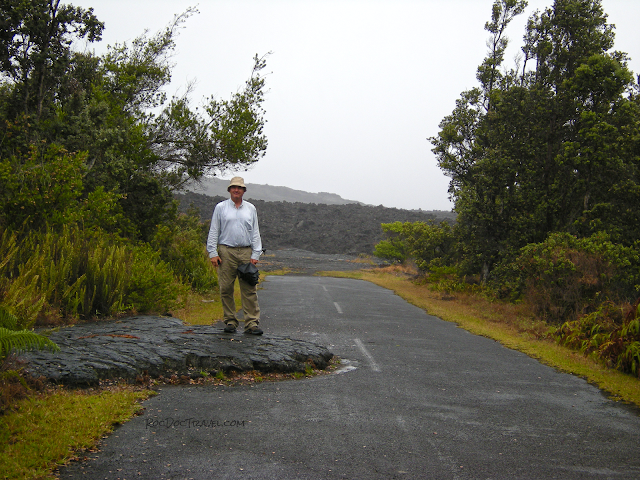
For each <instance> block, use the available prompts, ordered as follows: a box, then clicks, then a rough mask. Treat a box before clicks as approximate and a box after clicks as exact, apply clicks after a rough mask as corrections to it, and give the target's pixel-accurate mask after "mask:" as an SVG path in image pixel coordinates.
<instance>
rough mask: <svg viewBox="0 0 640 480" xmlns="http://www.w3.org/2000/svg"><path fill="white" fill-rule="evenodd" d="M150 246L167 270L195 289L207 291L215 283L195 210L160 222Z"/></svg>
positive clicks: (216, 282) (214, 276)
mask: <svg viewBox="0 0 640 480" xmlns="http://www.w3.org/2000/svg"><path fill="white" fill-rule="evenodd" d="M151 246H152V247H153V248H155V249H156V250H157V251H158V253H159V254H160V258H161V259H162V260H163V261H165V262H167V263H168V264H169V266H170V267H171V269H172V270H173V271H174V273H176V275H178V276H179V277H180V278H182V280H183V281H185V282H187V283H189V284H190V285H191V287H192V288H193V289H194V290H196V291H198V292H203V293H204V292H208V291H211V290H212V289H214V288H215V287H216V286H217V285H218V279H217V275H216V271H215V268H213V266H212V265H211V262H210V260H209V255H208V253H207V250H206V247H205V244H204V242H203V241H202V227H201V225H200V222H199V219H198V216H197V213H195V212H189V214H187V215H185V214H183V215H180V216H179V217H178V218H177V219H176V221H175V223H173V224H172V225H160V226H159V227H158V230H157V232H156V234H155V236H154V238H153V240H152V242H151Z"/></svg>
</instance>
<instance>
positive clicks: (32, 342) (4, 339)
mask: <svg viewBox="0 0 640 480" xmlns="http://www.w3.org/2000/svg"><path fill="white" fill-rule="evenodd" d="M17 325H18V319H17V318H16V317H15V315H13V314H12V313H11V312H10V311H9V310H7V309H6V308H5V307H2V306H0V359H3V358H4V357H6V356H7V355H8V354H9V352H10V351H11V350H15V351H16V352H24V351H26V350H30V349H32V348H36V349H39V350H42V349H48V350H51V351H52V352H56V351H58V350H60V347H58V345H56V344H55V343H53V342H52V341H51V340H49V339H48V338H47V337H44V336H42V335H38V334H37V333H34V332H32V331H30V330H16V328H17Z"/></svg>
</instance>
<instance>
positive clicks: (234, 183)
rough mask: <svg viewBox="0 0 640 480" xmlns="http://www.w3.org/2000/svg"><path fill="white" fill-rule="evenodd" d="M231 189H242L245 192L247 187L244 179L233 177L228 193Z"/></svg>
mask: <svg viewBox="0 0 640 480" xmlns="http://www.w3.org/2000/svg"><path fill="white" fill-rule="evenodd" d="M231 187H242V188H244V189H245V190H246V189H247V186H246V185H245V184H244V178H242V177H233V178H232V179H231V182H229V186H228V187H227V192H228V191H229V189H230V188H231Z"/></svg>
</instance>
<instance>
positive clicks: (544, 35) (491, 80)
mask: <svg viewBox="0 0 640 480" xmlns="http://www.w3.org/2000/svg"><path fill="white" fill-rule="evenodd" d="M525 6H526V2H525V1H524V0H496V1H495V3H494V6H493V11H492V19H491V21H490V22H487V24H486V26H485V28H486V29H487V30H488V31H489V32H490V33H491V38H490V40H489V42H488V45H489V54H488V56H487V58H486V59H485V61H484V62H483V63H482V65H481V66H480V67H479V68H478V75H477V78H478V80H479V82H480V86H479V87H477V88H474V89H472V90H469V91H466V92H463V93H462V95H461V97H460V99H459V100H458V101H457V102H456V107H455V109H454V111H453V112H452V113H451V115H448V116H447V117H445V118H444V119H443V120H442V122H441V124H440V129H441V130H440V132H439V133H438V135H437V136H436V137H433V138H431V139H430V140H431V142H432V144H433V146H434V148H433V151H434V153H435V154H436V157H437V159H438V164H439V166H440V168H441V169H442V170H443V171H444V172H445V173H446V174H447V175H448V176H449V177H450V178H451V183H450V189H449V192H450V194H451V196H452V199H453V200H454V202H455V210H456V211H457V213H458V227H457V228H458V233H459V235H460V238H464V245H463V249H464V258H465V260H466V263H467V267H468V268H469V269H470V270H472V271H476V272H479V271H482V272H484V274H485V275H486V274H487V273H488V272H489V271H490V269H491V268H492V267H493V266H494V265H495V264H496V263H497V262H499V261H501V260H504V259H508V258H512V257H513V255H515V253H516V252H517V251H518V250H519V249H520V248H521V247H523V246H525V245H527V244H530V243H536V242H541V241H543V240H544V239H546V238H547V236H548V235H549V234H550V233H552V232H569V233H572V234H575V235H582V236H588V235H590V234H592V233H595V232H599V231H604V232H606V233H607V234H609V235H610V238H612V239H613V240H614V241H616V242H619V243H622V244H627V245H630V244H632V243H633V242H634V241H635V240H636V239H638V238H640V235H639V234H640V230H639V225H640V214H639V213H638V209H637V205H639V204H640V177H639V176H638V173H639V172H638V165H639V163H640V162H639V160H640V156H639V154H640V148H639V147H640V143H639V139H640V122H639V120H640V111H639V109H638V107H640V102H639V100H638V98H639V97H638V86H637V84H636V83H634V80H633V76H632V74H631V72H630V71H629V70H628V68H627V64H626V61H627V57H626V56H625V54H623V53H620V52H616V51H612V50H611V49H612V48H613V41H614V32H613V26H612V25H610V24H608V23H607V15H606V14H605V13H604V12H603V9H602V6H601V3H600V1H599V0H555V2H554V3H553V6H552V7H550V8H547V9H546V10H544V11H543V12H536V13H535V14H533V15H532V16H531V17H530V19H529V21H528V23H527V27H526V32H525V35H524V41H525V43H524V46H523V48H522V50H523V57H522V58H521V61H520V65H516V66H515V67H514V68H512V69H504V68H502V64H503V59H504V58H503V57H504V51H505V48H506V46H507V39H506V37H505V36H504V32H505V30H506V28H507V26H508V24H509V22H510V21H511V20H512V19H513V18H514V16H516V15H518V14H520V13H522V11H523V10H524V7H525Z"/></svg>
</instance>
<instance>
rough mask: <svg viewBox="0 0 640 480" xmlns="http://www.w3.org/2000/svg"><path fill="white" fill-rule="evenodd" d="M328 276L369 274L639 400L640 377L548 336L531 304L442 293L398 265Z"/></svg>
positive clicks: (435, 310) (478, 330)
mask: <svg viewBox="0 0 640 480" xmlns="http://www.w3.org/2000/svg"><path fill="white" fill-rule="evenodd" d="M322 275H324V276H335V277H344V278H356V279H361V280H366V281H369V282H372V283H375V284H376V285H380V286H381V287H384V288H388V289H389V290H392V291H394V292H395V293H396V294H397V295H398V296H400V297H402V298H403V299H405V300H406V301H407V302H409V303H411V304H413V305H415V306H417V307H420V308H422V309H424V310H425V311H426V312H427V313H429V314H430V315H434V316H436V317H438V318H441V319H443V320H446V321H449V322H453V323H456V324H457V325H458V326H460V327H461V328H464V329H465V330H468V331H469V332H471V333H474V334H476V335H482V336H484V337H487V338H491V339H493V340H496V341H498V342H500V343H501V344H503V345H504V346H506V347H508V348H511V349H514V350H518V351H520V352H523V353H525V354H527V355H529V356H531V357H533V358H536V359H537V360H539V361H540V362H542V363H544V364H546V365H549V366H551V367H554V368H556V369H558V370H560V371H563V372H566V373H571V374H573V375H577V376H580V377H582V378H584V379H586V380H587V381H588V382H589V383H592V384H594V385H596V386H598V387H599V388H600V389H602V390H603V391H605V392H606V393H607V394H609V396H610V398H611V399H613V400H616V401H623V402H625V403H630V404H635V405H637V406H640V380H639V379H638V378H635V377H633V376H631V375H627V374H624V373H622V372H619V371H617V370H613V369H610V368H607V367H605V366H603V365H601V364H599V363H597V362H596V361H594V360H592V359H591V358H588V357H585V356H584V355H582V354H581V353H579V352H576V351H575V350H571V349H569V348H567V347H564V346H562V345H559V344H557V343H556V342H554V341H552V340H549V339H548V338H545V335H544V333H545V331H546V329H548V326H546V325H545V324H544V322H541V321H539V320H536V319H535V318H534V317H533V315H531V313H530V312H529V311H528V309H527V307H526V305H512V304H506V303H501V302H492V301H490V300H488V299H486V298H484V297H481V296H478V295H465V294H455V295H454V296H451V295H443V294H442V293H441V292H434V291H431V290H430V289H429V286H428V285H418V284H416V283H415V282H413V281H411V280H410V279H409V278H408V277H407V275H405V274H404V273H403V272H400V271H394V270H393V269H386V270H382V271H375V272H374V271H366V270H364V271H359V272H324V273H322Z"/></svg>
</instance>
